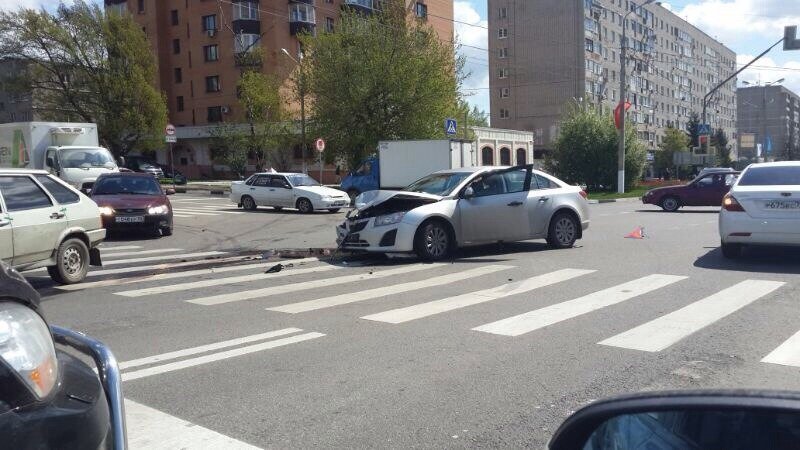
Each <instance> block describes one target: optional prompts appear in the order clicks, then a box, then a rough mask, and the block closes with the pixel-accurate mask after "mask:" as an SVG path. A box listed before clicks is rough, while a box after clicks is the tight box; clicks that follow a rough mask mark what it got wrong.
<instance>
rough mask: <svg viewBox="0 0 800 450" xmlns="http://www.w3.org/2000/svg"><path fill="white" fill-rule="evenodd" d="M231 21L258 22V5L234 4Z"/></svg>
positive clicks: (253, 3)
mask: <svg viewBox="0 0 800 450" xmlns="http://www.w3.org/2000/svg"><path fill="white" fill-rule="evenodd" d="M233 20H258V3H256V2H239V3H234V4H233Z"/></svg>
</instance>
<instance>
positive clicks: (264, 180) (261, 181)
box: [252, 175, 271, 186]
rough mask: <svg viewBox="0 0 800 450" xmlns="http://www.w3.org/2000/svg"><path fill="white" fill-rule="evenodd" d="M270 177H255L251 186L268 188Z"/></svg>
mask: <svg viewBox="0 0 800 450" xmlns="http://www.w3.org/2000/svg"><path fill="white" fill-rule="evenodd" d="M270 179H271V177H270V176H269V175H259V176H258V177H256V179H255V181H253V183H252V185H253V186H269V185H270Z"/></svg>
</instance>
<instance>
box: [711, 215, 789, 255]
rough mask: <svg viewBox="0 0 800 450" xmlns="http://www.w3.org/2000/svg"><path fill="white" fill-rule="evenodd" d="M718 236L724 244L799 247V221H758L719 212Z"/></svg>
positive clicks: (748, 217)
mask: <svg viewBox="0 0 800 450" xmlns="http://www.w3.org/2000/svg"><path fill="white" fill-rule="evenodd" d="M719 234H720V238H721V239H722V242H724V243H726V244H754V245H775V246H780V245H786V246H800V220H797V219H758V218H753V217H750V216H749V215H748V214H747V213H744V212H730V211H726V210H724V209H723V210H722V211H720V216H719Z"/></svg>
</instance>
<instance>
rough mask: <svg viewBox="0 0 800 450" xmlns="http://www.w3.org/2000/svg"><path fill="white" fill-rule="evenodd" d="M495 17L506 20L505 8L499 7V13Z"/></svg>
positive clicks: (506, 9) (506, 10) (506, 12)
mask: <svg viewBox="0 0 800 450" xmlns="http://www.w3.org/2000/svg"><path fill="white" fill-rule="evenodd" d="M497 17H499V18H500V19H506V18H508V8H506V7H505V6H502V7H500V11H499V12H498V14H497Z"/></svg>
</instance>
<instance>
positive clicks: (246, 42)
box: [234, 34, 261, 53]
mask: <svg viewBox="0 0 800 450" xmlns="http://www.w3.org/2000/svg"><path fill="white" fill-rule="evenodd" d="M260 39H261V36H259V35H257V34H240V35H238V36H236V40H235V41H234V47H235V48H234V50H236V53H242V52H249V51H250V50H252V49H253V48H254V47H255V45H256V43H257V42H258V41H259V40H260Z"/></svg>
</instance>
